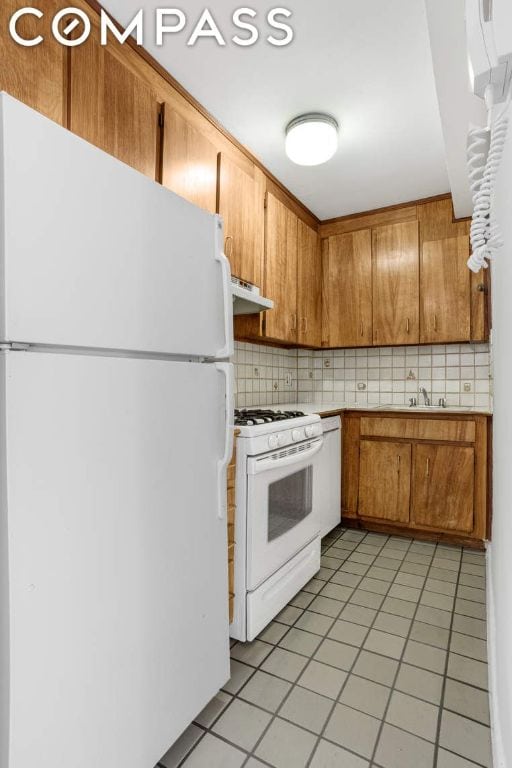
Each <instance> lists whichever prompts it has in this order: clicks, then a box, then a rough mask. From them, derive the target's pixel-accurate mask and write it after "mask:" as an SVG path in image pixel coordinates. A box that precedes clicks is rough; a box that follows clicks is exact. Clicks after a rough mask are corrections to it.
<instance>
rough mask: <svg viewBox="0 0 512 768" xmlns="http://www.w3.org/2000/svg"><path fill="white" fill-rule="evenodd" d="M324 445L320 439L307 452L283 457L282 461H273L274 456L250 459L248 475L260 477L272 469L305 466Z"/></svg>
mask: <svg viewBox="0 0 512 768" xmlns="http://www.w3.org/2000/svg"><path fill="white" fill-rule="evenodd" d="M323 444H324V441H323V439H322V438H321V437H320V438H318V439H317V440H315V442H314V443H313V444H312V447H311V448H308V450H307V451H300V452H299V453H293V454H292V455H291V456H283V458H281V459H273V458H272V456H267V457H265V458H263V459H250V460H249V462H248V474H249V475H260V474H261V473H262V472H268V471H269V470H271V469H281V467H290V466H292V465H293V464H303V463H304V460H306V459H310V458H311V457H312V456H314V455H315V454H316V453H318V451H319V450H320V449H321V447H322V445H323ZM283 450H286V449H283ZM276 453H277V451H276ZM273 455H275V454H273Z"/></svg>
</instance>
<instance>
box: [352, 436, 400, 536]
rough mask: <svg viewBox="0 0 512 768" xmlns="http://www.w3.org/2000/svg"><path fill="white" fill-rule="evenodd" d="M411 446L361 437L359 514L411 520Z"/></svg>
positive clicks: (387, 518)
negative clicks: (362, 438)
mask: <svg viewBox="0 0 512 768" xmlns="http://www.w3.org/2000/svg"><path fill="white" fill-rule="evenodd" d="M410 497H411V445H410V443H392V442H387V441H386V442H384V441H371V440H362V441H361V447H360V455H359V509H358V512H359V515H360V516H361V517H371V518H376V519H378V520H389V521H392V522H397V523H408V522H409V503H410Z"/></svg>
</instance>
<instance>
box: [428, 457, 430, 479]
mask: <svg viewBox="0 0 512 768" xmlns="http://www.w3.org/2000/svg"><path fill="white" fill-rule="evenodd" d="M427 477H430V459H427Z"/></svg>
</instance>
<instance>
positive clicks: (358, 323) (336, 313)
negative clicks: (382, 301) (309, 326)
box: [323, 229, 372, 347]
mask: <svg viewBox="0 0 512 768" xmlns="http://www.w3.org/2000/svg"><path fill="white" fill-rule="evenodd" d="M323 281H324V288H323V295H324V329H323V336H324V339H323V345H324V346H326V347H368V346H371V344H372V245H371V233H370V230H369V229H364V230H361V231H360V232H351V233H349V234H345V235H336V236H333V237H330V238H329V240H328V246H327V247H326V248H325V249H324V259H323Z"/></svg>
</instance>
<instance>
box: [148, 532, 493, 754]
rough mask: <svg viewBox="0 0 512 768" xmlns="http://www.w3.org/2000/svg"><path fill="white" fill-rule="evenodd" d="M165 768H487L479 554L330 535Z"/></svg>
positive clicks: (243, 649) (239, 650)
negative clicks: (304, 579) (316, 568)
mask: <svg viewBox="0 0 512 768" xmlns="http://www.w3.org/2000/svg"><path fill="white" fill-rule="evenodd" d="M322 551H323V554H322V568H321V570H320V572H319V573H318V574H317V576H316V577H315V578H314V579H313V580H312V581H311V582H310V583H309V584H308V585H307V586H306V587H305V588H304V590H303V591H302V592H300V593H299V594H298V595H297V596H296V597H295V598H294V599H293V600H292V601H291V602H290V604H289V605H288V606H287V607H286V608H285V609H284V610H283V611H282V612H281V613H280V614H279V616H277V618H276V619H275V621H273V622H272V623H271V624H270V625H269V626H268V627H267V628H266V629H265V630H264V631H263V632H262V634H261V635H260V637H259V638H258V639H257V640H255V641H254V642H252V643H248V644H243V643H235V644H234V645H233V647H232V649H231V656H232V662H231V664H232V667H231V672H232V674H231V679H230V681H229V683H227V685H226V686H225V689H224V690H223V691H221V692H219V694H218V695H217V696H216V697H215V698H214V699H213V701H212V702H211V703H210V704H209V705H208V706H207V707H206V709H205V710H204V711H203V712H201V714H200V715H199V716H198V718H197V720H196V722H195V723H194V724H193V725H191V726H190V727H189V728H188V729H187V731H186V732H185V733H184V734H183V736H182V737H181V738H180V739H179V740H178V741H177V742H176V744H175V745H174V746H173V747H172V748H171V749H170V750H169V752H168V753H167V755H165V757H164V758H162V760H161V762H160V763H159V766H161V768H178V766H183V768H240V767H241V766H244V767H246V768H257V766H265V765H266V766H273V768H306V766H308V767H310V768H370V766H371V767H372V768H377V767H378V768H475V766H484V767H485V768H492V758H491V748H490V737H489V703H488V693H487V652H486V641H485V638H486V624H485V619H486V607H485V554H484V553H483V552H475V551H473V550H467V549H461V548H458V547H449V546H445V545H442V544H437V545H436V544H432V543H428V542H421V541H415V540H411V539H403V538H398V537H394V536H384V535H380V534H375V533H365V532H361V531H353V530H345V529H342V528H337V529H336V530H335V531H333V533H331V534H330V535H329V536H328V537H327V538H326V539H324V540H323V546H322Z"/></svg>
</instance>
